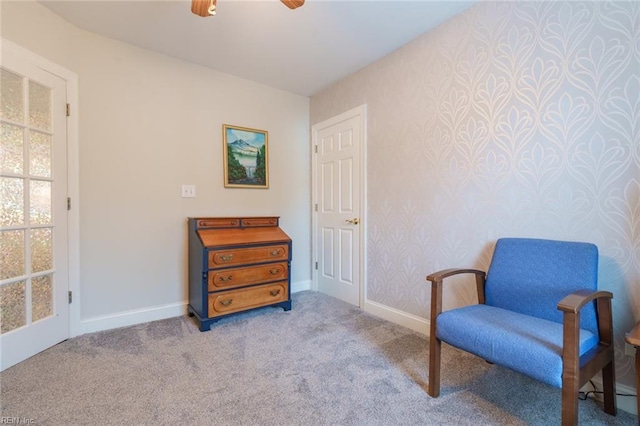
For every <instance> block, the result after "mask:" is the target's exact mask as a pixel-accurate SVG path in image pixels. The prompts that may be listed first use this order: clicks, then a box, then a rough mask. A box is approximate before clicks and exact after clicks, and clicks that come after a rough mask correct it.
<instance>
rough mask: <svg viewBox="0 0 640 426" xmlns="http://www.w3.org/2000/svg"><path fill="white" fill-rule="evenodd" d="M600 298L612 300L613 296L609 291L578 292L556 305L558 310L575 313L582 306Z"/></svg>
mask: <svg viewBox="0 0 640 426" xmlns="http://www.w3.org/2000/svg"><path fill="white" fill-rule="evenodd" d="M601 297H607V298H609V299H612V298H613V294H612V293H611V292H609V291H592V290H579V291H576V292H573V293H571V294H570V295H568V296H566V297H565V298H564V299H562V300H561V301H560V303H558V309H559V310H561V311H563V312H574V313H577V312H579V311H580V309H582V307H583V306H584V305H586V304H587V303H589V302H591V301H592V300H594V299H599V298H601Z"/></svg>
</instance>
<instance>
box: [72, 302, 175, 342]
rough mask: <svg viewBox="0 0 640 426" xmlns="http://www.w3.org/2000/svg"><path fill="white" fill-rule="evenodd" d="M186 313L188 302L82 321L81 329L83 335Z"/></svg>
mask: <svg viewBox="0 0 640 426" xmlns="http://www.w3.org/2000/svg"><path fill="white" fill-rule="evenodd" d="M186 313H187V302H180V303H172V304H168V305H161V306H152V307H149V308H143V309H135V310H131V311H124V312H117V313H115V314H110V315H103V316H99V317H93V318H88V319H85V320H82V321H81V323H80V328H81V331H82V334H84V333H93V332H96V331H104V330H111V329H113V328H119V327H128V326H130V325H136V324H141V323H144V322H149V321H157V320H161V319H166V318H173V317H177V316H180V315H185V314H186Z"/></svg>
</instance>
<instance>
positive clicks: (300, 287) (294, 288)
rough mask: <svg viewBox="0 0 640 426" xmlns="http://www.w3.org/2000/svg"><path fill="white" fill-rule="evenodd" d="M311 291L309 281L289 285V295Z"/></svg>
mask: <svg viewBox="0 0 640 426" xmlns="http://www.w3.org/2000/svg"><path fill="white" fill-rule="evenodd" d="M306 290H311V280H306V281H297V282H295V283H291V293H298V292H300V291H306Z"/></svg>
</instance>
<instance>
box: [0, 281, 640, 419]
mask: <svg viewBox="0 0 640 426" xmlns="http://www.w3.org/2000/svg"><path fill="white" fill-rule="evenodd" d="M427 347H428V345H427V339H426V337H425V336H423V335H420V334H417V333H415V332H413V331H411V330H408V329H406V328H404V327H401V326H398V325H395V324H392V323H389V322H386V321H384V320H381V319H379V318H376V317H374V316H371V315H368V314H365V313H363V312H362V311H360V310H359V309H356V308H355V307H352V306H350V305H348V304H345V303H343V302H340V301H338V300H336V299H333V298H330V297H328V296H325V295H322V294H320V293H314V292H310V291H307V292H302V293H297V294H294V295H293V309H292V310H291V311H289V312H284V311H283V310H282V309H278V308H264V309H260V310H257V311H253V312H250V313H244V314H241V315H236V316H233V317H230V318H227V319H223V320H221V321H220V322H218V323H217V324H215V325H214V326H213V327H212V330H211V331H208V332H204V333H201V332H200V331H198V328H197V326H196V325H195V323H194V322H193V321H192V320H191V319H190V318H188V317H186V316H185V317H179V318H172V319H168V320H163V321H156V322H151V323H147V324H141V325H137V326H133V327H128V328H122V329H118V330H111V331H106V332H100V333H93V334H88V335H83V336H80V337H77V338H73V339H70V340H68V341H66V342H63V343H61V344H59V345H57V346H55V347H53V348H51V349H49V350H47V351H45V352H43V353H41V354H39V355H37V356H35V357H33V358H31V359H29V360H27V361H25V362H23V363H21V364H18V365H16V366H14V367H12V368H9V369H8V370H6V371H5V372H3V373H1V374H0V386H1V394H0V396H1V400H0V401H1V415H2V416H3V418H6V417H19V418H20V419H22V418H26V419H33V422H34V424H45V425H123V424H130V425H142V424H148V425H173V424H190V425H367V426H369V425H547V424H550V425H555V424H559V423H560V390H559V389H555V388H551V387H549V386H547V385H543V384H540V383H538V382H535V381H532V380H530V379H528V378H526V377H523V376H521V375H518V374H516V373H513V372H510V371H508V370H504V369H502V368H499V367H496V366H492V365H489V364H487V363H485V362H484V361H482V360H480V359H478V358H475V357H473V356H471V355H468V354H465V353H463V352H461V351H458V350H456V349H454V348H452V347H449V346H445V347H444V349H443V367H442V395H441V396H440V397H439V398H437V399H433V398H430V397H429V396H428V395H427V393H426V378H427ZM580 424H581V425H583V424H584V425H635V424H637V417H635V416H631V415H630V414H628V413H625V412H620V413H619V414H618V416H617V417H611V416H608V415H606V414H605V413H604V412H602V410H601V408H600V405H599V403H597V402H595V401H593V400H588V401H580Z"/></svg>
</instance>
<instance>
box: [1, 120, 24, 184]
mask: <svg viewBox="0 0 640 426" xmlns="http://www.w3.org/2000/svg"><path fill="white" fill-rule="evenodd" d="M22 145H23V129H22V127H18V126H12V125H11V124H7V123H2V126H0V169H1V170H2V172H4V173H15V174H22V173H23V170H24V150H23V149H22Z"/></svg>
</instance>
